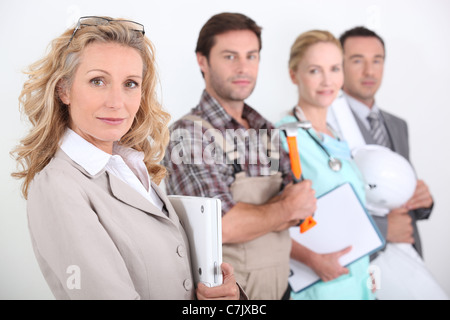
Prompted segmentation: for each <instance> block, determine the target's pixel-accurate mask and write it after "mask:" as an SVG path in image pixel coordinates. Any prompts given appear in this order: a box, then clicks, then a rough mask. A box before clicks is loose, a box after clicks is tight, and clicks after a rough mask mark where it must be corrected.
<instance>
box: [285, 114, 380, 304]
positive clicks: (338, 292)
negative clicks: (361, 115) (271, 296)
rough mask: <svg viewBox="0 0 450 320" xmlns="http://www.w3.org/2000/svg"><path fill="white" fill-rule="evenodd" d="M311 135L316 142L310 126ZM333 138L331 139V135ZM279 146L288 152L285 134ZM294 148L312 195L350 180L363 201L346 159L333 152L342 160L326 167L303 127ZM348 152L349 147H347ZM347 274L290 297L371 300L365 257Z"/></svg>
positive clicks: (323, 156) (325, 159)
mask: <svg viewBox="0 0 450 320" xmlns="http://www.w3.org/2000/svg"><path fill="white" fill-rule="evenodd" d="M296 121H297V119H296V118H295V117H293V116H287V117H284V118H283V119H282V120H281V121H280V122H278V123H277V127H279V126H281V125H282V124H285V123H290V122H296ZM310 132H311V133H312V135H313V136H315V137H316V139H317V140H318V141H320V139H319V137H318V136H317V135H316V132H315V131H314V130H313V129H310ZM332 139H334V138H332ZM280 140H281V144H282V146H283V148H284V149H285V150H286V151H288V152H289V150H288V146H287V141H286V137H285V136H284V134H280ZM297 148H298V151H299V154H300V162H301V167H302V174H303V177H304V179H308V180H311V182H312V188H313V189H314V190H315V191H316V197H320V196H321V195H323V194H325V193H327V192H329V191H330V190H333V189H334V188H336V187H338V186H340V185H342V184H344V183H350V184H351V185H352V187H353V189H354V190H355V192H356V194H357V195H358V197H359V199H360V201H361V202H362V203H363V204H364V203H365V191H364V184H363V180H362V176H361V173H360V172H359V170H358V168H357V167H356V165H355V164H354V162H353V161H352V160H351V159H350V158H348V159H344V158H341V157H338V156H337V154H333V152H332V151H331V150H328V151H329V152H330V151H331V152H330V154H331V155H332V156H334V157H336V158H339V160H341V162H342V169H341V170H340V171H337V172H336V171H333V170H331V169H330V167H329V166H328V160H329V158H328V156H327V154H326V153H325V151H324V150H322V148H321V147H320V146H319V145H318V144H317V143H316V142H315V141H314V140H313V139H312V138H311V137H310V136H309V135H308V133H307V132H306V130H304V129H298V132H297ZM348 152H349V153H350V150H348ZM347 268H348V270H349V273H348V274H346V275H342V276H340V277H338V278H336V279H333V280H331V281H327V282H323V281H321V280H320V281H318V282H316V283H315V284H313V285H312V286H310V287H308V288H306V289H304V290H302V291H300V292H298V293H295V292H292V293H291V297H292V298H293V299H295V300H340V299H343V300H370V299H374V294H373V293H372V292H371V290H370V288H369V286H368V284H367V283H368V281H369V282H370V279H369V278H370V277H369V271H368V269H369V256H368V255H367V256H364V257H362V258H360V259H358V260H357V261H355V262H353V263H351V264H350V265H348V266H347Z"/></svg>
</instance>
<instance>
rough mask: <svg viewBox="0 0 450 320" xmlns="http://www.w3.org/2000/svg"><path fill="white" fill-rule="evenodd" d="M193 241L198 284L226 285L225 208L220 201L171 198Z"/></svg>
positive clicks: (194, 267) (191, 249) (192, 249)
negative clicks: (223, 245)
mask: <svg viewBox="0 0 450 320" xmlns="http://www.w3.org/2000/svg"><path fill="white" fill-rule="evenodd" d="M168 198H169V201H170V203H171V204H172V206H173V207H174V209H175V211H176V213H177V215H178V217H179V219H180V221H181V225H182V226H183V228H184V230H185V232H186V235H187V237H188V239H189V247H190V251H191V252H190V255H191V266H192V273H193V275H194V280H195V284H196V285H197V283H199V282H202V283H203V284H205V285H206V286H208V287H215V286H219V285H221V284H222V281H223V280H222V270H221V268H220V266H221V264H222V206H221V201H220V200H219V199H214V198H203V197H189V196H178V195H170V196H168Z"/></svg>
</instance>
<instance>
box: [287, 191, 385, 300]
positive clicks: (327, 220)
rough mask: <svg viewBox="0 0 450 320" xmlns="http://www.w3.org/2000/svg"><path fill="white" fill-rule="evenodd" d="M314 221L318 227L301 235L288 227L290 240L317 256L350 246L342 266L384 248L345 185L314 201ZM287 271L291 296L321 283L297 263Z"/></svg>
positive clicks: (369, 218)
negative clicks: (291, 291)
mask: <svg viewBox="0 0 450 320" xmlns="http://www.w3.org/2000/svg"><path fill="white" fill-rule="evenodd" d="M314 220H316V222H317V225H315V226H314V227H313V228H311V229H309V230H308V231H307V232H304V233H300V230H299V227H291V228H290V229H289V232H290V235H291V237H292V238H293V239H294V240H295V241H297V242H299V243H300V244H302V245H303V246H305V247H307V248H309V249H310V250H312V251H314V252H317V253H331V252H335V251H339V250H342V249H344V248H346V247H348V246H350V245H351V246H352V249H351V250H350V252H349V253H347V254H345V255H343V256H341V258H340V259H339V262H340V263H341V265H343V266H346V265H348V264H350V263H352V262H354V261H356V260H358V259H359V258H361V257H363V256H365V255H367V254H371V253H373V252H375V251H378V250H379V249H381V248H382V247H383V246H384V243H385V240H384V238H383V236H382V235H381V233H380V231H379V230H378V228H377V226H376V225H375V223H374V222H373V220H372V218H371V217H370V215H369V214H368V213H367V211H366V210H365V208H364V207H363V205H362V204H361V202H360V201H359V199H358V197H357V196H356V194H355V192H354V190H353V188H352V186H351V185H350V184H348V183H345V184H343V185H341V186H339V187H337V188H335V189H333V190H332V191H330V192H328V193H326V194H324V195H322V196H321V197H319V198H318V199H317V210H316V212H315V214H314ZM290 267H291V275H290V277H289V284H290V285H291V287H292V290H293V291H294V292H300V291H301V290H303V289H305V288H307V287H309V286H311V285H312V284H314V283H315V282H317V281H319V280H320V278H319V276H317V274H316V273H315V272H314V271H313V270H312V269H311V268H309V267H307V266H306V265H304V264H302V263H300V262H298V261H296V260H293V259H291V261H290Z"/></svg>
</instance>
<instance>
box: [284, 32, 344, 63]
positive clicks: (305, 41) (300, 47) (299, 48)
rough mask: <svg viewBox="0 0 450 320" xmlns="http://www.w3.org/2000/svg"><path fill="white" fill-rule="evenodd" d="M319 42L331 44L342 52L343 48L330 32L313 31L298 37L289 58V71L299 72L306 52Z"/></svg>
mask: <svg viewBox="0 0 450 320" xmlns="http://www.w3.org/2000/svg"><path fill="white" fill-rule="evenodd" d="M319 42H331V43H333V44H335V45H336V46H337V47H338V48H339V49H340V50H341V52H342V46H341V43H340V42H339V40H338V39H336V38H335V37H334V36H333V35H332V34H331V33H330V32H328V31H323V30H311V31H307V32H304V33H302V34H301V35H299V36H298V37H297V39H296V40H295V42H294V44H293V45H292V47H291V53H290V56H289V70H292V71H294V72H295V71H297V66H298V64H299V62H300V60H302V58H303V56H304V55H305V52H306V50H307V49H308V48H309V47H311V46H312V45H314V44H316V43H319Z"/></svg>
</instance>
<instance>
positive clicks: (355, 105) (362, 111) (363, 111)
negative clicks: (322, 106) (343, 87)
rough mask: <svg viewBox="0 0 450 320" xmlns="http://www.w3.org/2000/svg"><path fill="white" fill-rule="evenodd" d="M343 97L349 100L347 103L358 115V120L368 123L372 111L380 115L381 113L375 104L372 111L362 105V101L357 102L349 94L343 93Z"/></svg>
mask: <svg viewBox="0 0 450 320" xmlns="http://www.w3.org/2000/svg"><path fill="white" fill-rule="evenodd" d="M343 95H344V97H345V98H346V99H347V102H348V104H349V106H350V108H352V110H353V111H354V112H355V113H356V115H357V116H358V118H360V119H361V120H363V121H364V122H366V121H367V117H368V116H369V113H370V112H371V111H373V112H376V113H378V114H379V113H380V108H378V106H377V104H376V103H374V105H373V107H372V109H370V108H369V107H368V106H366V105H365V104H364V103H362V102H361V101H358V100H356V99H355V98H353V97H352V96H350V95H348V94H347V93H345V92H343Z"/></svg>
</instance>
